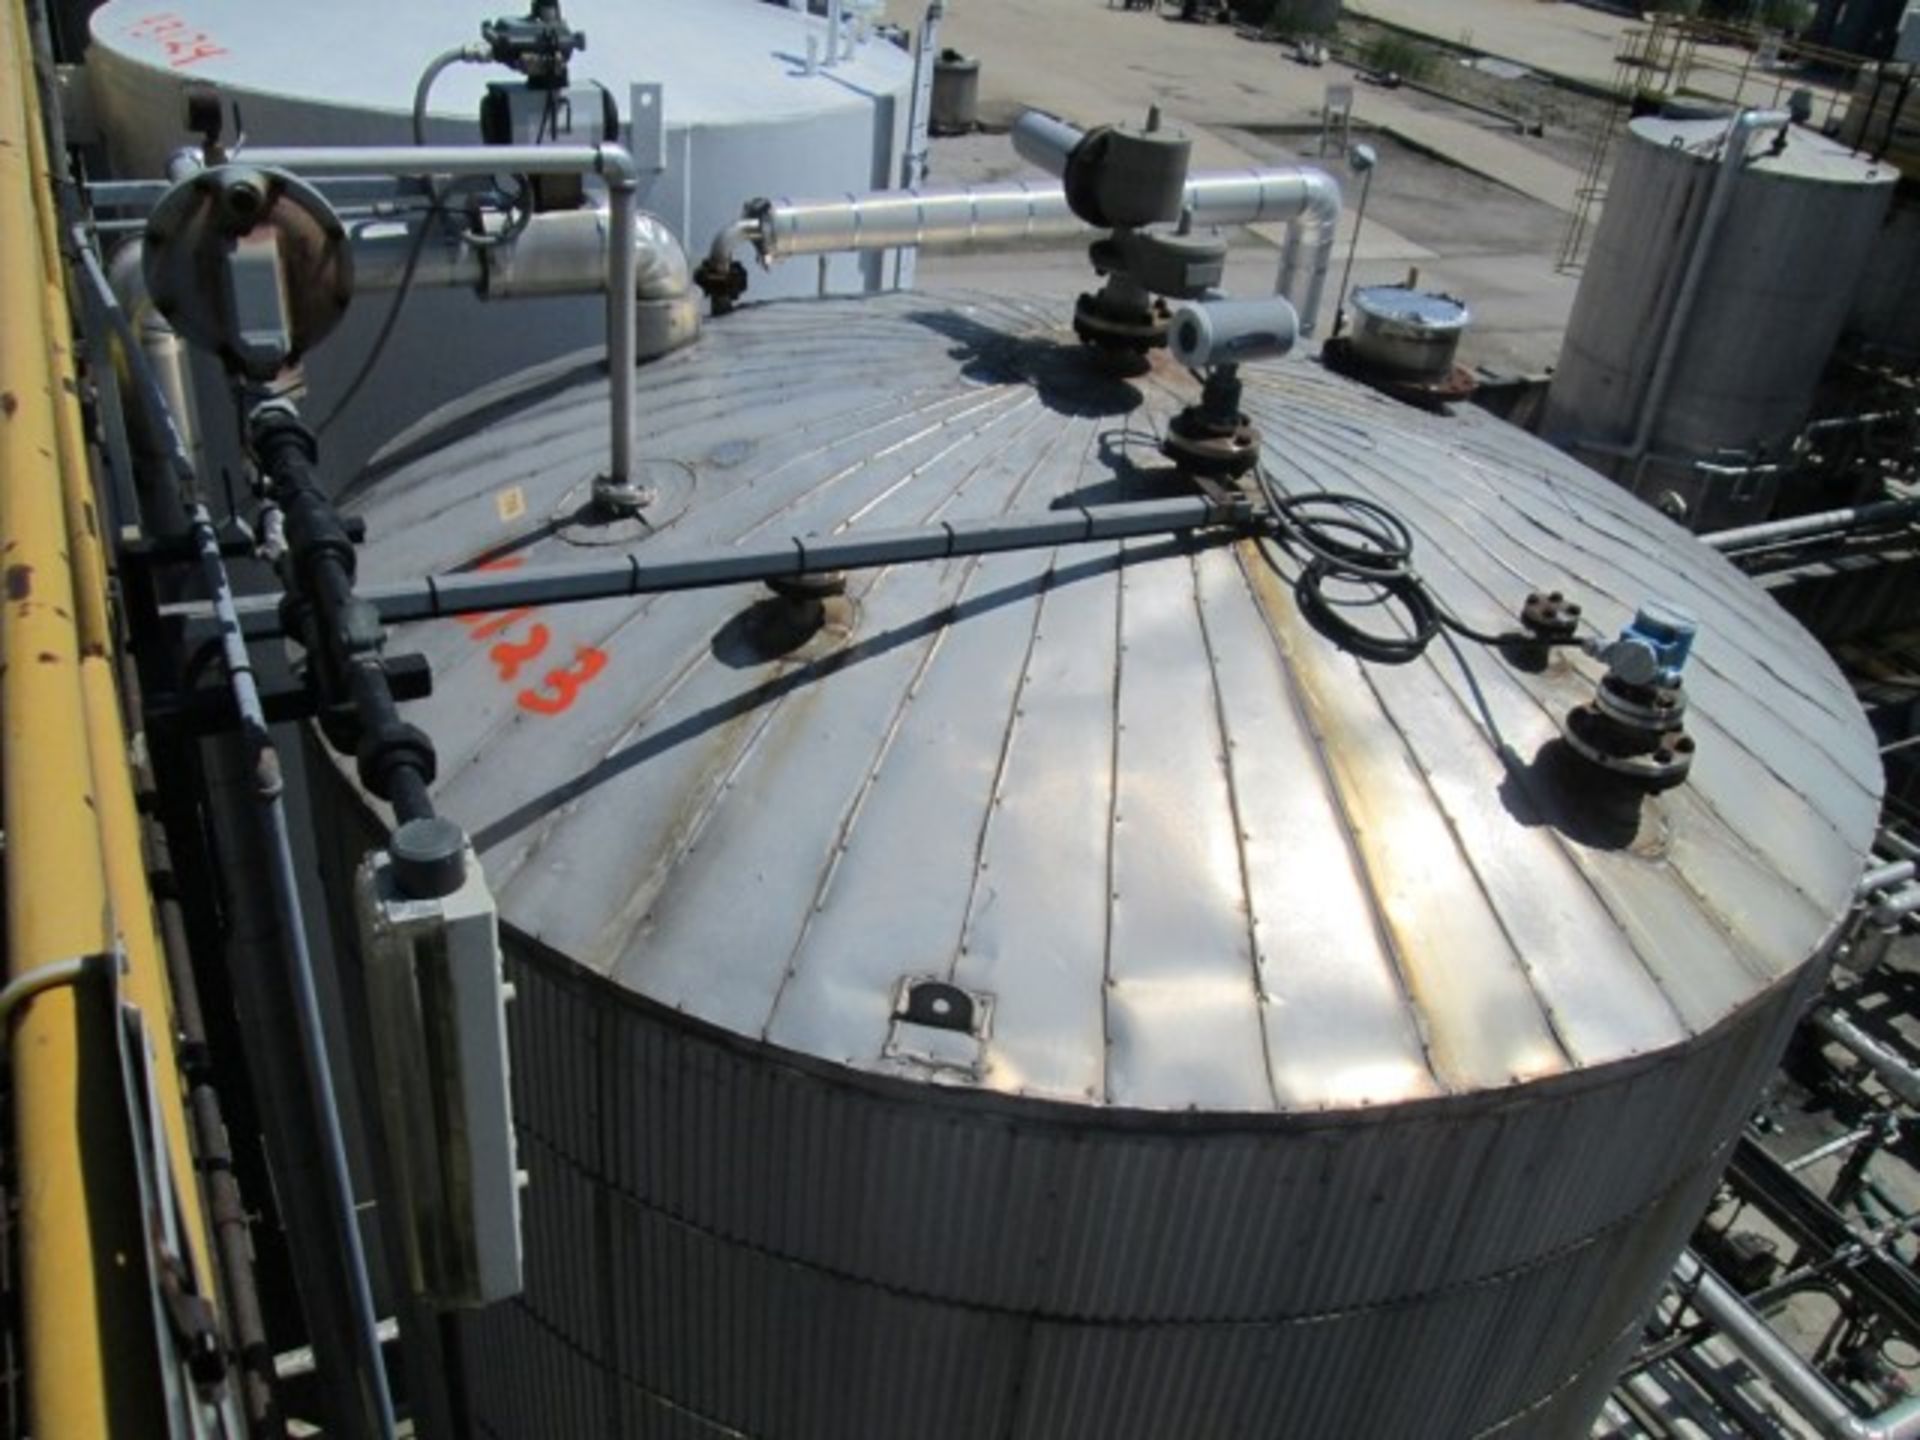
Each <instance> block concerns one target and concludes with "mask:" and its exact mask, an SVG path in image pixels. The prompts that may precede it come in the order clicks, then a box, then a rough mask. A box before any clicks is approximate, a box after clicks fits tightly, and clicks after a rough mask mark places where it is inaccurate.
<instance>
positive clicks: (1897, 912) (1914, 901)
mask: <svg viewBox="0 0 1920 1440" xmlns="http://www.w3.org/2000/svg"><path fill="white" fill-rule="evenodd" d="M1916 910H1920V885H1909V886H1907V887H1906V888H1905V889H1904V890H1898V891H1895V892H1894V893H1893V894H1891V895H1889V896H1887V898H1886V899H1884V900H1882V901H1881V902H1880V903H1879V904H1878V905H1875V906H1874V907H1873V909H1872V910H1871V911H1869V912H1868V914H1869V916H1870V917H1871V919H1872V920H1873V923H1874V924H1876V925H1881V926H1893V925H1898V924H1899V923H1900V922H1901V921H1902V920H1904V919H1906V918H1907V916H1909V915H1911V914H1913V913H1914V911H1916Z"/></svg>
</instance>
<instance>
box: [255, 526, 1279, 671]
mask: <svg viewBox="0 0 1920 1440" xmlns="http://www.w3.org/2000/svg"><path fill="white" fill-rule="evenodd" d="M1252 514H1253V511H1252V509H1251V508H1250V507H1249V506H1248V505H1246V504H1244V503H1235V502H1233V501H1221V500H1212V499H1206V498H1201V497H1195V498H1193V499H1190V500H1143V501H1138V502H1134V503H1129V504H1120V505H1100V506H1095V507H1092V508H1088V507H1084V506H1076V507H1074V508H1072V509H1062V510H1057V511H1052V512H1050V513H1048V514H1047V515H1046V516H1045V517H1044V518H1040V519H1032V520H1028V519H1017V520H980V521H975V522H972V523H970V524H968V523H960V524H954V523H942V524H940V525H937V526H918V525H916V526H911V527H904V528H899V529H890V530H874V531H871V532H869V533H867V534H864V535H855V536H842V537H827V538H824V539H815V538H813V537H811V536H803V535H795V536H792V537H790V538H788V539H784V540H780V541H777V542H775V543H773V544H769V545H761V546H756V547H753V548H750V549H744V550H743V549H735V548H732V547H729V548H727V549H725V550H721V551H716V552H714V553H711V554H704V555H691V556H687V557H685V558H682V559H675V560H660V561H649V560H645V559H643V558H642V557H641V556H639V555H636V554H627V555H623V556H621V557H620V558H619V559H617V560H610V561H606V562H603V563H600V564H593V565H543V566H529V567H527V568H526V569H524V570H516V571H513V572H512V573H510V574H498V573H494V572H491V571H488V572H477V571H469V572H466V573H463V574H458V575H441V576H429V577H427V578H425V579H423V580H410V581H406V582H404V583H398V584H391V585H368V586H363V587H361V588H360V590H359V591H358V598H359V599H361V600H363V601H366V602H368V603H370V604H371V605H373V606H374V608H375V609H376V610H377V611H378V612H379V616H380V619H381V620H382V621H383V622H385V623H387V624H398V623H400V622H403V621H408V620H430V619H434V618H437V617H448V616H454V615H473V614H478V613H481V612H483V611H488V610H509V609H512V608H513V607H515V606H518V605H557V604H566V603H569V602H580V601H587V600H611V599H616V598H619V597H621V596H626V595H648V594H654V593H657V592H660V591H666V590H701V589H707V588H711V587H714V586H719V585H744V584H750V583H752V582H754V581H758V580H776V579H780V578H781V577H784V576H793V575H808V574H816V573H820V572H824V571H831V570H871V569H875V568H878V567H880V566H883V565H902V564H908V563H911V562H913V561H919V560H949V559H953V558H955V557H957V556H965V555H988V554H992V553H994V552H995V551H1002V550H1036V549H1045V548H1048V547H1050V546H1055V545H1086V544H1092V543H1095V542H1097V541H1102V540H1137V539H1141V538H1144V537H1147V536H1153V535H1179V534H1184V533H1187V532H1189V531H1194V530H1204V529H1207V528H1209V527H1213V526H1221V527H1233V532H1232V533H1238V532H1239V530H1240V529H1241V528H1243V527H1244V526H1245V525H1246V524H1247V523H1248V522H1249V520H1250V518H1251V516H1252ZM239 610H240V618H241V623H242V625H243V626H244V628H245V630H246V633H247V634H248V635H249V636H250V637H265V636H272V635H278V634H281V633H283V631H282V628H281V623H280V617H279V614H278V610H277V607H276V606H275V605H274V604H273V603H271V602H269V601H265V600H255V601H252V602H248V601H241V602H240V604H239Z"/></svg>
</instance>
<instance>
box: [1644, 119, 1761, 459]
mask: <svg viewBox="0 0 1920 1440" xmlns="http://www.w3.org/2000/svg"><path fill="white" fill-rule="evenodd" d="M1792 123H1793V117H1792V116H1791V115H1789V114H1788V113H1787V112H1786V111H1784V110H1743V111H1741V112H1740V113H1739V114H1738V115H1736V116H1734V118H1733V119H1732V121H1731V122H1729V124H1728V126H1727V139H1726V148H1725V150H1723V151H1722V152H1721V156H1720V168H1719V170H1718V172H1717V173H1716V174H1715V175H1714V177H1713V188H1712V190H1711V191H1710V192H1709V193H1708V196H1707V210H1706V214H1705V215H1704V216H1703V217H1702V218H1701V221H1700V229H1699V232H1698V233H1697V234H1696V235H1695V236H1694V238H1693V246H1692V248H1691V249H1690V250H1689V252H1688V254H1687V268H1686V270H1685V271H1684V272H1683V273H1682V275H1681V279H1680V293H1679V294H1678V296H1676V297H1675V299H1674V302H1673V310H1672V312H1671V313H1670V314H1669V315H1668V316H1667V323H1666V326H1665V328H1664V329H1663V330H1662V331H1661V334H1660V349H1659V351H1658V353H1657V354H1656V355H1655V357H1654V362H1653V374H1652V375H1651V376H1650V377H1649V378H1648V380H1647V388H1646V391H1645V392H1644V393H1643V394H1642V395H1641V397H1640V406H1639V417H1638V419H1637V420H1636V421H1635V423H1634V427H1633V439H1632V441H1631V442H1630V443H1629V444H1628V446H1627V454H1626V458H1627V459H1629V460H1631V461H1632V462H1633V470H1632V473H1631V475H1630V476H1629V477H1628V483H1629V487H1630V488H1631V487H1632V486H1636V485H1638V483H1639V480H1640V473H1641V471H1642V470H1643V469H1645V467H1646V463H1647V447H1648V446H1649V445H1651V444H1652V443H1653V427H1654V425H1655V424H1656V423H1658V421H1659V418H1660V411H1661V409H1662V408H1663V407H1664V406H1665V404H1666V400H1667V390H1668V388H1669V387H1670V386H1671V385H1672V383H1673V369H1674V364H1675V362H1676V361H1677V360H1678V359H1679V355H1680V341H1681V338H1682V337H1683V336H1684V335H1685V334H1686V330H1687V322H1688V321H1689V320H1690V319H1691V318H1692V317H1693V303H1694V299H1695V297H1696V296H1697V295H1698V294H1699V291H1700V281H1701V278H1702V277H1703V276H1704V275H1705V274H1706V272H1707V264H1708V261H1709V260H1710V259H1711V258H1712V255H1713V245H1714V241H1715V239H1716V238H1718V236H1719V234H1720V225H1721V222H1722V221H1723V220H1725V219H1726V215H1727V210H1728V208H1729V207H1730V206H1731V205H1732V203H1733V191H1734V187H1735V185H1736V184H1737V183H1738V182H1739V178H1740V167H1741V164H1742V163H1743V162H1744V161H1745V160H1746V158H1747V144H1748V142H1749V141H1750V140H1751V139H1752V137H1753V133H1754V131H1756V130H1765V129H1769V128H1774V127H1778V128H1781V129H1784V128H1785V127H1787V126H1789V125H1791V124H1792Z"/></svg>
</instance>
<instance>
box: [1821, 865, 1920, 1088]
mask: <svg viewBox="0 0 1920 1440" xmlns="http://www.w3.org/2000/svg"><path fill="white" fill-rule="evenodd" d="M1909 893H1911V894H1914V895H1920V891H1912V892H1909ZM1810 1020H1811V1023H1812V1025H1813V1028H1814V1029H1816V1030H1818V1031H1819V1032H1820V1033H1821V1034H1822V1035H1824V1036H1826V1037H1827V1039H1829V1040H1831V1041H1833V1043H1834V1044H1836V1045H1838V1046H1840V1047H1841V1048H1842V1049H1843V1050H1846V1051H1847V1052H1848V1053H1849V1054H1851V1055H1853V1056H1854V1057H1855V1058H1856V1059H1858V1060H1861V1061H1864V1062H1865V1063H1866V1065H1867V1066H1868V1067H1869V1068H1870V1069H1872V1071H1873V1073H1874V1074H1875V1075H1877V1076H1879V1077H1880V1082H1881V1083H1882V1084H1883V1085H1885V1086H1886V1087H1887V1088H1888V1089H1889V1090H1891V1091H1892V1092H1893V1093H1894V1094H1895V1095H1898V1096H1899V1097H1900V1098H1901V1099H1902V1100H1904V1101H1906V1103H1907V1104H1909V1105H1912V1106H1915V1107H1920V1071H1915V1069H1914V1068H1913V1066H1911V1065H1909V1064H1907V1062H1906V1061H1905V1060H1902V1059H1901V1058H1900V1057H1899V1056H1898V1055H1896V1054H1894V1053H1893V1051H1891V1050H1889V1049H1888V1048H1887V1047H1886V1046H1885V1045H1883V1044H1881V1043H1880V1042H1879V1041H1878V1040H1876V1039H1874V1038H1873V1037H1872V1036H1871V1035H1869V1034H1867V1032H1866V1031H1864V1030H1862V1029H1861V1028H1860V1027H1859V1026H1858V1025H1856V1024H1854V1023H1853V1022H1852V1021H1851V1020H1849V1019H1847V1017H1846V1016H1844V1015H1842V1014H1841V1013H1840V1012H1839V1011H1838V1010H1835V1009H1834V1008H1833V1007H1832V1006H1830V1005H1822V1006H1821V1007H1820V1008H1819V1009H1817V1010H1815V1011H1814V1012H1813V1014H1812V1016H1811V1017H1810Z"/></svg>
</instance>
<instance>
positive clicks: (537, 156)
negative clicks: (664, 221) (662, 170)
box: [247, 145, 640, 490]
mask: <svg viewBox="0 0 1920 1440" xmlns="http://www.w3.org/2000/svg"><path fill="white" fill-rule="evenodd" d="M247 163H248V164H251V165H258V166H262V167H270V168H277V169H281V170H291V171H293V172H294V173H295V174H304V175H314V176H324V175H449V176H470V175H501V174H523V175H598V176H600V177H601V178H602V179H604V180H605V181H606V183H607V191H608V195H609V197H610V203H609V206H608V210H609V220H608V223H609V234H608V243H609V244H610V245H611V246H612V252H613V253H612V256H611V265H610V266H609V270H608V274H607V383H608V385H609V387H610V396H609V398H610V400H611V410H612V419H611V424H610V427H609V428H610V431H611V434H610V438H609V448H610V450H611V451H612V456H611V462H610V465H609V473H608V476H607V479H608V482H609V484H610V485H611V486H612V487H613V488H614V489H615V490H626V489H629V488H630V487H632V485H633V475H634V463H633V416H634V384H633V367H634V365H635V363H636V362H637V360H638V354H637V332H638V320H637V317H636V316H635V315H634V307H633V299H632V297H633V294H634V285H635V277H636V275H637V274H638V270H639V266H638V264H637V263H636V237H637V236H638V234H639V215H640V178H639V171H638V170H637V169H636V168H635V166H634V163H633V157H632V156H631V155H629V154H628V153H627V152H626V151H625V150H624V149H622V148H621V147H620V146H618V145H364V146H362V145H353V146H330V147H326V148H311V149H309V148H300V147H293V148H283V149H273V148H268V149H257V150H249V151H248V152H247Z"/></svg>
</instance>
